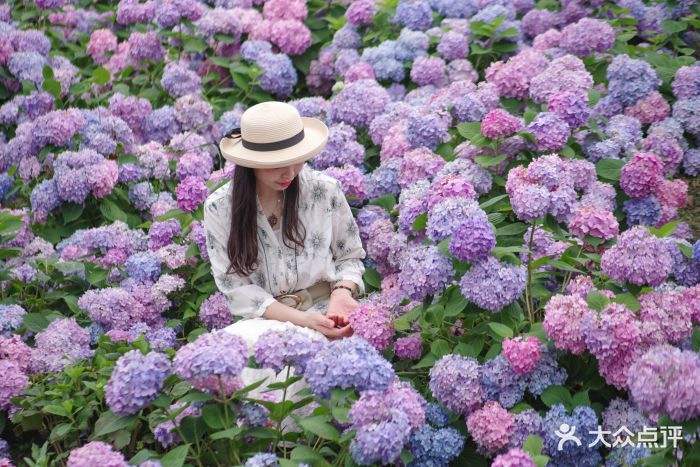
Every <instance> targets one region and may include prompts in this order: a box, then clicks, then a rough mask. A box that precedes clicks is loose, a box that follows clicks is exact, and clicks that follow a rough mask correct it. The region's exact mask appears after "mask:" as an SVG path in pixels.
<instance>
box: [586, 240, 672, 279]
mask: <svg viewBox="0 0 700 467" xmlns="http://www.w3.org/2000/svg"><path fill="white" fill-rule="evenodd" d="M600 266H601V269H602V270H603V272H604V273H605V274H607V275H608V276H610V278H612V279H614V280H618V281H621V282H629V283H631V284H635V285H645V284H649V285H651V286H657V285H659V284H661V283H662V282H663V281H664V280H666V278H667V277H668V275H669V274H670V273H671V270H672V267H673V261H672V258H671V255H670V254H669V252H668V249H667V248H666V246H665V245H664V243H663V241H662V240H661V239H659V238H656V237H654V236H653V235H652V234H651V233H650V232H649V231H648V230H647V229H645V228H644V227H640V226H635V227H632V228H631V229H629V230H626V231H625V232H623V233H622V234H620V237H619V238H618V241H617V244H615V245H614V246H613V247H611V248H610V249H609V250H607V251H605V252H604V253H603V256H602V258H601V262H600Z"/></svg>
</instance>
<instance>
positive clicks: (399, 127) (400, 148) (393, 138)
mask: <svg viewBox="0 0 700 467" xmlns="http://www.w3.org/2000/svg"><path fill="white" fill-rule="evenodd" d="M407 126H408V125H407V121H406V120H401V121H399V122H398V123H397V124H395V125H394V126H392V127H391V128H389V130H387V132H386V135H385V136H384V139H383V140H382V148H381V150H380V151H379V158H380V160H382V161H384V160H386V159H393V158H397V157H402V156H403V155H404V154H405V153H406V152H408V151H410V150H411V149H413V147H412V146H411V144H410V143H409V142H408V140H407V139H406V128H407Z"/></svg>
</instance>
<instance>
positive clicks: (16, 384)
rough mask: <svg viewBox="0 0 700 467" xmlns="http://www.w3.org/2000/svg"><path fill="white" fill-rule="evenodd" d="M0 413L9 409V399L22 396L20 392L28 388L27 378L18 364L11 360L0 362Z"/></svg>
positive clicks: (10, 403)
mask: <svg viewBox="0 0 700 467" xmlns="http://www.w3.org/2000/svg"><path fill="white" fill-rule="evenodd" d="M0 373H2V376H3V377H2V379H0V411H4V410H7V409H10V408H11V407H12V406H13V404H12V401H11V400H10V399H12V398H14V397H19V396H21V395H22V390H23V389H25V388H26V387H27V386H29V378H28V377H27V375H26V374H25V373H24V372H23V371H22V369H21V368H20V366H19V364H18V363H17V362H15V361H12V360H4V359H3V360H0Z"/></svg>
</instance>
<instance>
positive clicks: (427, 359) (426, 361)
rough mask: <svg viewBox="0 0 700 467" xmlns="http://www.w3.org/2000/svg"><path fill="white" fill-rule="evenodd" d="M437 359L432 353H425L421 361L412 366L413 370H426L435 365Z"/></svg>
mask: <svg viewBox="0 0 700 467" xmlns="http://www.w3.org/2000/svg"><path fill="white" fill-rule="evenodd" d="M437 360H438V359H437V358H435V355H433V354H432V353H427V354H426V355H425V356H424V357H423V358H421V360H420V361H419V362H418V363H416V364H415V365H413V368H428V367H431V366H433V365H435V362H436V361H437Z"/></svg>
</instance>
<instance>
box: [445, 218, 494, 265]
mask: <svg viewBox="0 0 700 467" xmlns="http://www.w3.org/2000/svg"><path fill="white" fill-rule="evenodd" d="M494 246H496V233H495V232H494V230H493V226H492V225H491V223H490V222H488V220H487V219H485V218H479V217H475V218H473V219H468V220H466V221H464V222H462V223H460V224H459V226H458V227H457V228H455V229H454V231H453V233H452V239H451V240H450V246H449V250H450V253H452V255H454V257H455V258H457V259H459V260H461V261H467V262H473V261H478V260H481V259H484V258H486V257H487V256H488V254H489V253H490V252H491V249H492V248H493V247H494Z"/></svg>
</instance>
